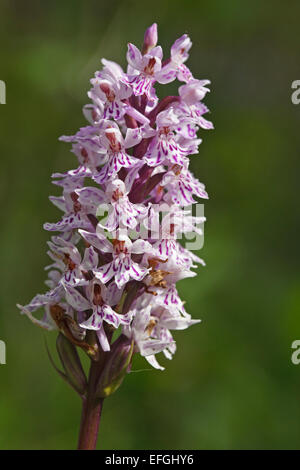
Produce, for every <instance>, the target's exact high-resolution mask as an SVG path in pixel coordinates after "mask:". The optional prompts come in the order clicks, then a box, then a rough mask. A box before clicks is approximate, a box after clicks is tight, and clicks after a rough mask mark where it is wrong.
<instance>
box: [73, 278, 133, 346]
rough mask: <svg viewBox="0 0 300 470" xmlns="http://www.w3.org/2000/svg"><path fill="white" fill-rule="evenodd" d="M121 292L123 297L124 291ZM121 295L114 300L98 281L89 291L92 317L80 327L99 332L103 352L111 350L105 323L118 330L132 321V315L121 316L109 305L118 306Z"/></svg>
mask: <svg viewBox="0 0 300 470" xmlns="http://www.w3.org/2000/svg"><path fill="white" fill-rule="evenodd" d="M119 292H120V295H121V293H122V291H119ZM120 295H119V296H118V298H115V299H114V300H112V299H111V296H110V293H109V290H108V289H107V287H105V285H103V284H101V283H100V282H99V281H97V280H94V281H93V282H92V283H91V285H90V286H89V288H88V289H87V298H88V299H89V301H90V307H91V308H92V315H91V316H90V317H89V318H88V319H87V320H85V321H83V322H82V323H81V324H80V327H81V328H84V329H87V330H95V331H96V332H97V336H98V338H99V342H100V345H101V347H102V349H103V351H109V350H110V346H109V341H108V340H107V337H106V333H105V330H104V323H103V322H106V323H108V324H110V325H112V326H113V327H114V328H116V329H117V328H118V327H119V326H120V325H121V324H122V325H128V324H130V321H131V315H130V314H128V313H127V314H126V315H120V314H118V313H117V312H115V311H114V310H113V309H112V307H111V306H110V305H109V303H110V302H113V303H114V304H116V303H117V301H119V300H120Z"/></svg>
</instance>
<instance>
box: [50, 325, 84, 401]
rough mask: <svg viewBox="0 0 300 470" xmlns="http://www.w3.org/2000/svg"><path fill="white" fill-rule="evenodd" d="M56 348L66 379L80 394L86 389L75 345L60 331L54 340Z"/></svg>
mask: <svg viewBox="0 0 300 470" xmlns="http://www.w3.org/2000/svg"><path fill="white" fill-rule="evenodd" d="M56 349H57V352H58V355H59V358H60V360H61V363H62V365H63V368H64V371H65V374H66V379H67V381H68V382H69V384H70V385H72V387H74V388H75V389H76V390H77V392H78V393H79V394H80V395H82V394H83V393H84V392H85V391H86V387H87V380H86V376H85V373H84V370H83V368H82V365H81V362H80V358H79V355H78V352H77V350H76V347H75V346H74V344H72V343H71V342H70V341H69V340H68V339H67V338H66V337H65V336H64V335H63V334H62V333H60V334H59V335H58V337H57V340H56Z"/></svg>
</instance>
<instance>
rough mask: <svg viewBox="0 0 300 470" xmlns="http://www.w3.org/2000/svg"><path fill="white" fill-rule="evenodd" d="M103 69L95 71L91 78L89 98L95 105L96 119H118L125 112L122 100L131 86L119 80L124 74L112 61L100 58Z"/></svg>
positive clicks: (127, 94)
mask: <svg viewBox="0 0 300 470" xmlns="http://www.w3.org/2000/svg"><path fill="white" fill-rule="evenodd" d="M102 63H103V64H104V68H103V71H101V72H96V74H95V78H92V80H91V84H92V85H93V88H92V89H91V90H90V91H89V92H88V96H89V98H91V100H93V102H94V104H95V105H96V107H97V111H98V113H97V119H98V120H99V119H100V116H101V118H102V119H115V120H117V121H118V120H120V119H121V118H123V116H124V114H125V112H126V103H125V102H124V100H126V99H127V98H129V97H130V95H131V94H132V90H131V88H130V87H129V86H128V85H126V83H124V82H121V81H120V78H121V77H122V76H124V73H123V70H122V69H121V67H120V66H119V65H118V64H116V63H114V62H110V61H107V60H105V59H102Z"/></svg>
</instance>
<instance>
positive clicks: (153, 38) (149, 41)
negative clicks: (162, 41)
mask: <svg viewBox="0 0 300 470" xmlns="http://www.w3.org/2000/svg"><path fill="white" fill-rule="evenodd" d="M157 40H158V36H157V24H156V23H153V25H152V26H149V28H147V29H146V32H145V36H144V44H143V48H142V54H147V53H148V52H149V51H151V49H153V47H155V46H156V44H157Z"/></svg>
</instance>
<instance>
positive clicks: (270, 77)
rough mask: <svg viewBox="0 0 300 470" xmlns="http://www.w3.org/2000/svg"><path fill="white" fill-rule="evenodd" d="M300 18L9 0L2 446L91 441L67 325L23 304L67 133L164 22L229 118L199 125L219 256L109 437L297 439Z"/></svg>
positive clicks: (201, 170) (193, 283)
mask: <svg viewBox="0 0 300 470" xmlns="http://www.w3.org/2000/svg"><path fill="white" fill-rule="evenodd" d="M299 15H300V4H299V2H296V1H290V2H289V3H288V5H287V4H283V3H282V2H279V1H274V0H273V1H266V2H261V1H258V0H253V1H244V2H240V1H238V0H228V1H227V2H222V1H221V0H220V1H216V0H212V1H210V2H204V1H185V2H183V1H179V0H173V1H172V2H171V1H167V0H160V1H157V0H152V2H151V3H149V2H148V3H146V4H145V5H143V4H142V3H141V2H139V1H137V0H131V1H117V0H111V1H110V2H104V1H103V0H97V1H96V0H88V1H82V0H81V1H80V0H72V1H71V0H64V1H58V0H53V1H52V2H39V1H33V0H28V1H26V2H24V1H16V0H2V1H1V5H0V18H1V20H0V21H1V29H0V40H1V67H0V79H2V80H5V82H6V85H7V104H6V105H5V106H4V105H2V106H0V120H1V131H0V132H1V144H0V148H1V182H0V194H1V202H2V209H1V218H2V220H1V245H0V246H1V254H0V256H1V258H0V259H1V283H0V288H1V293H0V294H1V295H0V307H1V313H0V338H1V339H3V340H5V341H6V343H7V365H5V366H0V448H2V449H55V448H56V449H64V448H74V446H75V445H76V440H77V432H78V426H79V417H80V403H79V399H78V398H77V397H76V396H75V394H74V392H73V391H72V390H71V389H70V388H68V387H67V385H66V384H65V383H64V382H63V381H62V380H61V379H60V378H59V377H58V376H57V375H56V373H55V371H54V370H53V369H52V367H51V365H50V363H49V361H48V358H47V354H46V351H45V345H44V336H47V341H48V343H49V344H50V347H51V348H52V349H53V345H54V340H55V334H48V335H44V334H43V333H42V332H41V331H40V330H39V329H38V328H36V327H34V326H32V325H31V324H30V322H29V321H28V320H27V319H26V318H25V317H22V316H20V315H19V313H18V311H17V309H16V307H15V304H16V303H17V302H19V303H23V304H24V303H27V302H28V301H29V300H30V299H31V298H32V297H33V295H35V293H36V292H43V290H44V285H43V281H44V278H45V273H44V266H45V265H46V264H47V263H48V259H47V255H46V241H47V239H48V234H47V233H46V232H45V231H44V230H43V229H42V224H43V223H44V222H45V221H54V220H56V219H57V217H58V211H57V209H55V207H53V206H52V205H51V204H50V202H49V201H48V195H49V194H55V193H57V191H55V188H54V187H52V186H53V185H51V179H50V175H51V173H52V172H54V171H63V170H65V169H67V168H72V167H73V166H74V164H75V163H74V158H73V156H72V154H71V153H70V152H69V148H70V147H69V146H67V145H65V144H63V143H59V142H58V141H57V139H58V137H59V136H60V135H62V134H72V133H73V132H74V131H76V130H77V129H78V128H79V127H80V126H83V125H85V120H84V118H83V116H82V114H81V107H82V106H83V104H85V103H86V102H87V97H86V91H87V89H88V87H89V78H90V77H91V76H92V75H93V73H94V71H95V70H97V69H99V66H100V63H99V60H100V58H101V57H106V58H109V59H112V60H116V61H119V62H120V63H121V64H122V65H123V66H124V65H125V54H126V44H127V42H128V41H131V42H133V43H135V44H137V45H139V44H140V43H141V41H142V38H143V34H144V30H145V28H146V27H147V26H149V25H150V24H151V23H152V22H154V21H156V22H157V23H158V24H159V37H160V41H159V42H160V44H162V46H163V47H164V48H165V51H166V52H165V54H166V55H167V53H168V52H167V50H168V48H169V47H170V45H171V44H172V43H173V41H174V40H175V39H176V38H177V37H179V36H180V35H181V34H183V33H184V32H187V33H189V34H190V36H191V38H192V40H193V44H194V47H193V49H192V51H191V57H190V60H189V65H190V67H191V68H192V71H193V73H194V75H195V76H196V77H198V78H209V79H210V80H211V81H212V87H211V90H212V91H211V94H210V95H209V96H208V98H207V99H206V101H205V102H206V103H207V104H208V106H209V108H210V109H211V119H212V120H213V122H214V124H215V128H216V130H215V131H210V132H208V131H203V132H202V133H201V136H202V137H203V144H202V145H201V148H200V154H199V156H194V157H192V169H193V171H194V173H195V174H197V176H198V177H199V178H200V180H201V181H204V182H205V183H206V185H207V189H208V191H209V194H210V200H209V201H208V202H207V203H206V205H205V215H206V217H207V223H206V226H205V244H204V248H203V249H202V250H201V252H200V253H199V254H200V256H202V257H203V258H204V259H205V261H206V263H207V267H205V268H200V269H199V276H198V277H196V278H193V279H189V280H186V281H183V282H182V283H181V286H180V291H181V293H182V296H183V298H184V299H186V301H187V309H188V311H189V312H190V313H192V314H193V316H194V317H199V318H202V320H203V322H202V323H201V324H200V325H197V326H194V327H193V328H191V329H189V330H187V331H182V332H178V334H177V335H176V338H177V339H178V352H177V354H176V356H175V358H174V359H173V361H170V362H169V361H164V359H162V363H166V362H168V363H167V364H165V365H166V366H167V368H166V371H165V372H163V373H161V372H159V371H158V372H156V371H150V370H146V371H143V372H142V371H140V372H138V371H139V370H141V369H149V367H148V366H147V364H146V362H145V361H144V360H142V359H137V360H136V362H135V364H134V372H133V373H131V374H130V375H128V377H127V378H126V380H125V382H124V384H123V385H122V388H121V390H120V391H118V392H117V393H116V394H115V395H114V396H112V397H111V398H109V399H107V401H106V403H105V404H104V412H103V421H102V426H101V431H100V437H99V448H107V449H109V448H115V449H127V448H131V449H141V448H145V449H155V448H158V449H164V448H167V449H168V448H169V449H170V448H171V449H179V448H184V449H193V448H196V449H216V448H221V449H229V448H234V449H240V448H247V449H248V448H258V449H261V448H269V449H272V448H284V449H288V448H299V442H300V366H298V367H297V366H295V365H293V364H292V363H291V361H290V355H291V343H292V341H293V340H294V339H298V338H299V337H300V315H299V308H300V289H299V288H300V276H299V269H298V256H297V255H298V251H299V250H298V233H299V222H300V221H299V209H298V197H297V194H298V187H299V183H298V180H299V170H300V168H299V166H300V165H299V148H300V147H299V144H300V133H299V116H300V106H298V107H297V106H294V105H292V103H291V99H290V95H291V82H292V81H293V80H295V79H299V78H300V76H299V73H300V71H299ZM166 89H168V88H167V87H164V88H163V91H164V93H166ZM169 89H170V90H171V91H172V90H174V87H173V85H170V88H169Z"/></svg>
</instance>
